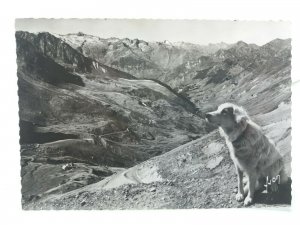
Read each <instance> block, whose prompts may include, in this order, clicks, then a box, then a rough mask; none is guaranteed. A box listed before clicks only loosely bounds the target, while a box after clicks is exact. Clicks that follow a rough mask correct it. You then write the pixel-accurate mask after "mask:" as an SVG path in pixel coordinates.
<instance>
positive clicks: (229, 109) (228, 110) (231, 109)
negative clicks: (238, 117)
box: [221, 107, 233, 115]
mask: <svg viewBox="0 0 300 225" xmlns="http://www.w3.org/2000/svg"><path fill="white" fill-rule="evenodd" d="M221 113H227V114H231V115H232V114H233V107H228V108H225V109H223V110H222V111H221Z"/></svg>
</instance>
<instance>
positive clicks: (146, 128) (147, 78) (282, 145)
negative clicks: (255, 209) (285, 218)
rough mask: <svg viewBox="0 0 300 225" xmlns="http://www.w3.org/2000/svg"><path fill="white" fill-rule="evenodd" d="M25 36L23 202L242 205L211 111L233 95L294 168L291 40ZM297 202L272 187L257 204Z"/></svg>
mask: <svg viewBox="0 0 300 225" xmlns="http://www.w3.org/2000/svg"><path fill="white" fill-rule="evenodd" d="M16 41H17V63H18V85H19V98H20V99H19V106H20V113H19V114H20V143H21V166H22V171H21V176H22V196H23V198H22V204H23V208H24V209H146V208H147V209H158V208H169V209H171V208H222V207H239V206H240V203H237V202H236V201H235V199H234V195H235V194H234V190H235V187H236V176H235V173H234V168H233V164H232V162H231V160H230V158H229V155H228V151H227V147H226V146H225V143H224V141H223V140H222V139H221V137H220V136H219V134H218V132H217V131H216V130H214V127H211V126H210V125H209V124H207V123H206V122H205V120H204V119H203V116H202V115H203V113H205V112H207V111H210V110H212V109H215V107H217V105H218V104H220V103H223V102H226V101H230V102H233V103H237V104H239V105H242V106H244V107H245V108H246V109H247V110H248V111H249V114H250V116H251V117H252V118H253V120H254V121H255V122H256V123H257V124H259V125H260V126H262V127H263V129H264V131H265V132H266V134H267V135H268V136H269V137H270V138H272V139H273V140H274V142H275V143H276V145H277V146H278V148H279V150H280V152H281V153H282V155H283V156H284V159H285V162H286V166H287V168H288V172H289V174H290V173H291V169H290V168H291V167H290V162H291V155H290V152H291V146H290V143H291V134H290V132H291V123H290V106H291V103H290V95H291V91H290V85H291V80H290V70H291V66H290V60H291V54H290V51H291V46H290V40H279V39H277V40H274V41H271V42H270V43H268V44H266V45H264V46H256V45H251V44H246V43H243V42H238V43H237V44H234V45H211V46H205V47H203V46H194V45H192V46H191V45H190V44H186V43H180V44H179V43H177V44H172V43H167V42H165V43H147V42H143V41H140V40H127V39H126V40H125V39H124V40H120V39H114V40H102V39H101V38H97V37H92V36H87V35H84V34H82V33H79V34H70V35H64V36H62V35H52V34H50V33H39V34H31V33H28V32H21V31H19V32H17V33H16ZM135 43H137V44H135ZM166 55H167V56H168V58H169V59H170V60H169V61H168V62H165V61H161V59H165V58H166V57H165V56H166ZM179 56H182V58H180V60H179V59H178V57H179ZM160 57H161V59H160ZM172 57H173V58H174V59H175V58H176V59H177V60H172V59H173V58H172ZM129 58H130V59H134V60H138V63H137V64H136V66H134V67H133V65H134V63H132V60H129ZM158 62H160V63H158ZM147 63H148V64H151V65H152V66H151V68H150V69H149V66H147V65H148V64H147ZM153 65H155V68H156V69H153V68H154V67H153ZM134 71H135V72H134ZM130 73H131V74H132V75H131V74H130ZM141 74H144V75H143V76H142V75H141ZM172 87H173V88H172ZM288 203H289V200H286V199H279V200H278V199H276V198H275V199H274V198H271V199H270V198H269V197H268V196H267V195H265V194H264V193H263V194H262V195H260V196H258V199H257V203H256V204H255V205H254V206H266V205H269V206H274V205H278V204H279V205H280V206H288V205H289V204H288Z"/></svg>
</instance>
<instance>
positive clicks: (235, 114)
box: [205, 103, 249, 130]
mask: <svg viewBox="0 0 300 225" xmlns="http://www.w3.org/2000/svg"><path fill="white" fill-rule="evenodd" d="M205 117H206V120H207V121H208V122H210V123H212V124H215V125H217V126H219V127H222V128H223V129H225V130H231V129H233V128H234V127H236V126H237V125H238V124H241V123H245V122H246V121H247V120H248V119H249V117H248V115H247V113H246V111H245V110H244V109H243V108H241V107H239V106H236V105H234V104H232V103H224V104H222V105H220V106H219V107H218V109H217V110H216V111H213V112H209V113H206V114H205Z"/></svg>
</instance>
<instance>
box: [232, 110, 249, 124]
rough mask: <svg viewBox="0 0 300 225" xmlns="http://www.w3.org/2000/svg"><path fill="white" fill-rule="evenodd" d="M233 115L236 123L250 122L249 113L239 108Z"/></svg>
mask: <svg viewBox="0 0 300 225" xmlns="http://www.w3.org/2000/svg"><path fill="white" fill-rule="evenodd" d="M233 115H234V118H235V122H236V123H245V122H246V121H247V120H248V115H247V113H246V112H245V111H244V110H242V109H239V108H236V109H234V110H233Z"/></svg>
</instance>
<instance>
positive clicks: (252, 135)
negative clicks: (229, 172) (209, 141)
mask: <svg viewBox="0 0 300 225" xmlns="http://www.w3.org/2000/svg"><path fill="white" fill-rule="evenodd" d="M231 144H232V147H231V148H232V151H233V154H231V157H234V158H233V160H234V161H235V162H236V163H238V165H239V166H240V168H241V169H242V170H243V171H245V172H248V173H254V172H255V173H256V174H257V175H258V176H259V177H267V176H268V177H275V176H277V175H279V174H281V171H282V170H283V169H284V168H283V167H284V164H283V159H282V156H281V155H280V153H279V152H278V151H277V149H276V147H275V145H274V144H273V143H272V142H271V141H270V140H269V139H268V138H267V137H266V136H265V135H264V134H263V132H262V131H261V129H260V128H259V126H258V125H256V124H255V123H253V122H252V121H250V120H249V121H247V126H246V129H245V130H244V131H243V133H241V135H240V136H239V137H238V138H237V139H236V140H234V141H232V142H231ZM281 175H282V176H283V177H282V182H284V181H285V179H286V177H285V176H284V174H281Z"/></svg>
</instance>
